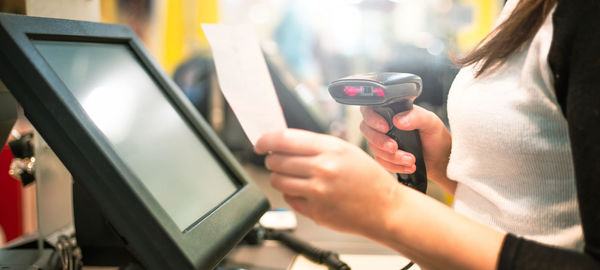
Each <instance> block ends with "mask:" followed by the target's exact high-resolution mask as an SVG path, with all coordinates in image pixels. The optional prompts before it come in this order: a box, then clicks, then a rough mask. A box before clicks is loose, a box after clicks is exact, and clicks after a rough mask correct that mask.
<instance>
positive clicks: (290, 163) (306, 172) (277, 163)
mask: <svg viewBox="0 0 600 270" xmlns="http://www.w3.org/2000/svg"><path fill="white" fill-rule="evenodd" d="M265 167H267V169H269V170H271V171H273V172H277V173H282V174H287V175H290V176H295V177H301V178H307V177H310V176H311V174H310V172H311V169H310V168H311V167H310V161H309V160H308V158H307V156H298V155H288V154H282V153H273V154H269V155H268V156H267V157H266V158H265Z"/></svg>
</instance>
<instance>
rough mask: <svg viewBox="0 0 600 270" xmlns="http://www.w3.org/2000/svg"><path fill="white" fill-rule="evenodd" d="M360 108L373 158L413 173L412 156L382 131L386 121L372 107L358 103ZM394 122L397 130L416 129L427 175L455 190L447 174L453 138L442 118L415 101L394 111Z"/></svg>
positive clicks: (449, 189)
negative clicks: (404, 110)
mask: <svg viewBox="0 0 600 270" xmlns="http://www.w3.org/2000/svg"><path fill="white" fill-rule="evenodd" d="M360 111H361V113H362V115H363V121H362V123H361V124H360V130H361V132H362V133H363V135H364V136H365V138H366V139H367V141H368V143H369V148H370V149H371V152H373V155H374V158H375V160H376V161H377V162H378V163H379V164H381V165H382V166H383V167H384V168H386V169H387V170H389V171H392V172H396V173H404V174H410V173H414V172H415V170H416V166H415V156H414V155H413V154H411V153H408V152H404V151H402V150H398V144H397V143H396V141H394V140H393V139H392V138H390V137H388V136H387V135H385V134H386V133H387V132H388V131H389V129H390V127H389V126H388V123H387V121H385V119H384V118H383V117H382V116H380V115H379V114H378V113H376V112H375V111H374V110H373V109H372V108H371V107H361V110H360ZM393 123H394V126H396V128H398V129H400V130H406V131H410V130H415V129H418V130H419V135H420V137H421V145H422V147H423V158H424V160H425V166H427V178H429V179H431V180H433V181H435V182H437V183H438V184H439V185H441V186H442V187H443V188H444V189H445V190H446V191H448V192H450V193H454V190H455V188H456V182H454V181H452V180H450V179H448V177H447V176H446V168H447V167H448V161H449V158H450V148H451V146H452V138H451V135H450V132H448V129H447V128H446V126H445V125H444V123H442V120H440V118H439V117H437V115H435V114H434V113H433V112H431V111H428V110H426V109H423V108H422V107H420V106H417V105H414V106H413V109H412V110H410V111H407V112H402V113H399V114H397V115H395V116H394V118H393Z"/></svg>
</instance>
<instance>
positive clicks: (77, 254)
mask: <svg viewBox="0 0 600 270" xmlns="http://www.w3.org/2000/svg"><path fill="white" fill-rule="evenodd" d="M56 252H57V253H58V258H59V260H60V263H61V265H62V270H80V269H81V268H82V266H83V262H82V260H81V259H82V256H81V249H80V248H79V247H78V246H77V241H76V240H75V236H74V235H71V236H66V235H61V236H59V237H58V239H57V242H56Z"/></svg>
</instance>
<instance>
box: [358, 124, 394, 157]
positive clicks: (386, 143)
mask: <svg viewBox="0 0 600 270" xmlns="http://www.w3.org/2000/svg"><path fill="white" fill-rule="evenodd" d="M360 132H362V134H363V135H364V136H365V138H366V139H367V141H368V142H369V145H370V146H371V145H372V146H373V147H375V148H377V149H379V150H380V151H384V152H388V153H394V152H396V151H397V150H398V143H396V141H394V140H393V139H392V138H390V137H389V136H387V135H385V134H383V133H380V132H379V131H377V130H375V129H373V128H372V127H370V126H369V125H368V124H367V123H366V122H365V121H364V120H363V121H362V122H361V123H360Z"/></svg>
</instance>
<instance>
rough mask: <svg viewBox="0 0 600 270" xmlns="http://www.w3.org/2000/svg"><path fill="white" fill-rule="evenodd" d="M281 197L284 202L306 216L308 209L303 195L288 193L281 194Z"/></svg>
mask: <svg viewBox="0 0 600 270" xmlns="http://www.w3.org/2000/svg"><path fill="white" fill-rule="evenodd" d="M283 199H284V200H285V202H286V203H287V204H289V205H290V206H291V207H292V208H293V209H294V210H296V212H298V213H300V214H302V215H305V216H307V214H308V211H307V205H306V203H307V200H306V199H305V198H303V197H298V196H290V195H285V194H284V195H283Z"/></svg>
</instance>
